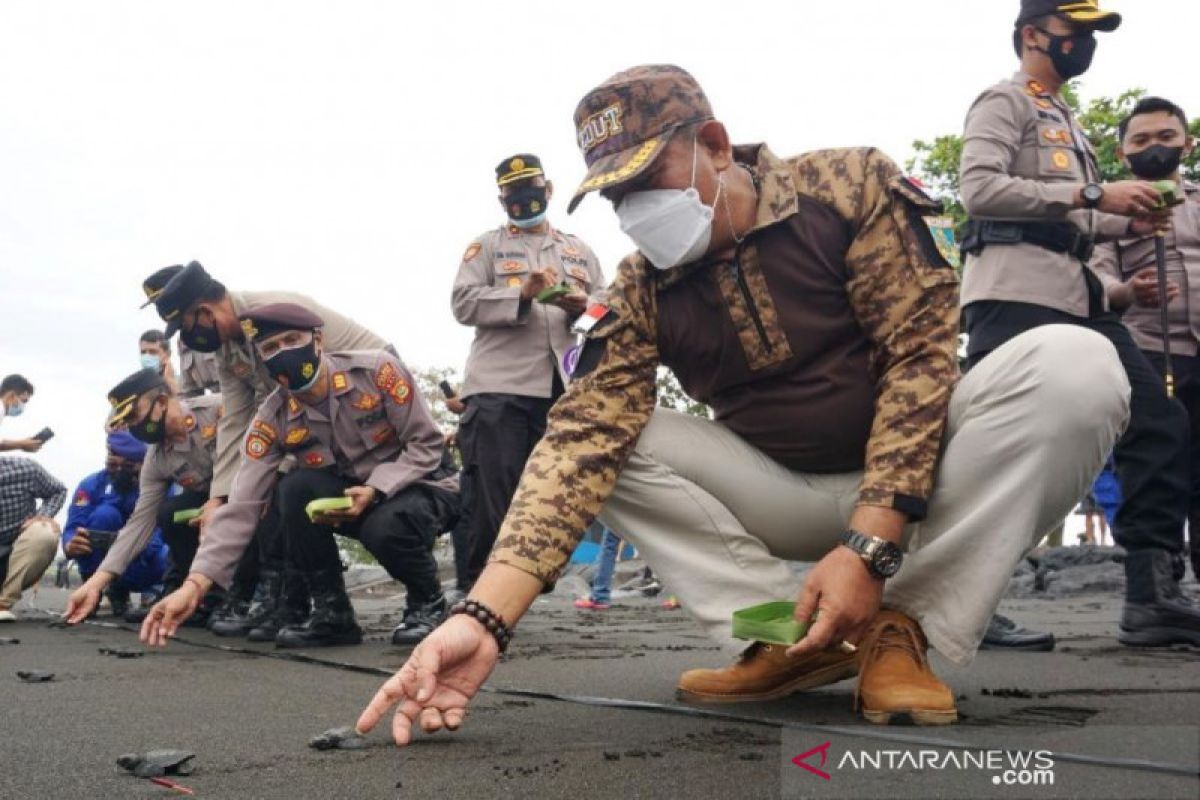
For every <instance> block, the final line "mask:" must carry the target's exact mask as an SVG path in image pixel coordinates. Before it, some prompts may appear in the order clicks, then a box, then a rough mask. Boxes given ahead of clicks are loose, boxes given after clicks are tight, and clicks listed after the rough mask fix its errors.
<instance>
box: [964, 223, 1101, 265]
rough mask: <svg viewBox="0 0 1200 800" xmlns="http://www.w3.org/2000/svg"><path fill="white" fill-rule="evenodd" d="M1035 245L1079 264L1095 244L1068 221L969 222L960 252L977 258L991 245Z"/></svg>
mask: <svg viewBox="0 0 1200 800" xmlns="http://www.w3.org/2000/svg"><path fill="white" fill-rule="evenodd" d="M1022 242H1024V243H1026V244H1035V245H1037V246H1038V247H1044V248H1046V249H1047V250H1052V251H1053V252H1055V253H1066V254H1067V255H1069V256H1071V257H1072V258H1077V259H1079V260H1080V261H1085V262H1086V261H1088V260H1089V259H1091V257H1092V251H1093V250H1095V249H1096V241H1095V240H1094V239H1093V238H1092V237H1091V236H1088V235H1087V234H1086V233H1081V232H1080V231H1079V229H1078V228H1076V227H1075V226H1074V225H1072V224H1070V223H1069V222H997V221H994V220H986V221H983V220H976V219H973V220H969V221H968V222H967V231H966V235H965V236H963V241H962V252H963V253H964V254H967V253H969V254H971V255H979V253H980V252H981V251H982V250H983V248H985V247H987V246H988V245H993V244H1001V245H1005V244H1020V243H1022Z"/></svg>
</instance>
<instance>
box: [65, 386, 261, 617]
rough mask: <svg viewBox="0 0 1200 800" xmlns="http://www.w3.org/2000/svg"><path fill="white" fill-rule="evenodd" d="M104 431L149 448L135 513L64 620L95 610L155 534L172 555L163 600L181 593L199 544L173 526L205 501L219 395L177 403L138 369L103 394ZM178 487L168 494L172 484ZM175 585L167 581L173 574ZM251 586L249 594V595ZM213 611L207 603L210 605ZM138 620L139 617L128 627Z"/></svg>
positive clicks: (185, 528) (189, 529)
mask: <svg viewBox="0 0 1200 800" xmlns="http://www.w3.org/2000/svg"><path fill="white" fill-rule="evenodd" d="M109 402H110V403H111V404H112V407H113V408H112V412H111V413H110V415H109V419H108V422H109V424H110V425H123V426H125V427H126V429H127V430H128V431H129V432H130V433H131V434H132V435H133V436H134V437H136V438H137V439H139V440H141V441H143V442H145V443H146V444H148V445H149V449H148V450H147V451H146V458H145V461H144V462H143V464H142V471H141V475H140V477H139V479H138V485H139V494H138V499H137V503H136V505H135V506H134V509H133V513H132V514H131V515H130V517H129V520H128V521H127V522H126V524H125V526H124V527H123V528H121V531H120V532H119V533H118V535H117V538H116V540H115V541H114V542H113V544H112V546H111V547H110V548H109V550H108V553H107V554H106V555H105V557H104V560H103V561H102V562H101V564H100V566H99V568H98V569H97V570H96V572H95V573H94V574H93V575H92V576H91V577H90V578H88V580H87V581H85V582H84V584H83V585H82V586H80V587H79V588H78V589H76V590H75V592H74V593H73V594H72V595H71V599H70V602H69V604H68V606H67V613H66V617H67V621H68V622H70V623H76V622H80V621H82V620H83V619H85V618H86V617H87V616H88V614H90V613H91V612H92V610H93V609H94V608H95V607H96V604H97V603H98V602H99V600H100V595H101V593H102V592H103V591H104V589H105V588H107V587H108V586H109V585H111V584H112V583H113V581H115V580H116V579H117V578H118V577H120V575H121V574H122V573H123V572H124V571H125V569H126V567H128V566H129V564H130V563H131V562H132V561H133V560H134V559H135V558H137V556H138V554H139V553H141V552H142V549H143V548H144V547H145V546H146V543H147V542H149V541H150V537H151V536H152V535H153V534H154V529H155V527H158V528H159V529H160V530H161V531H162V535H163V539H164V540H165V541H166V543H167V545H168V546H169V547H170V548H171V557H172V561H173V562H174V566H175V569H174V570H173V571H169V572H168V573H167V575H166V576H165V579H164V582H163V589H164V592H165V593H169V592H172V591H174V590H175V589H178V588H179V584H180V583H181V582H182V580H183V576H184V575H186V574H187V570H188V567H189V566H190V565H191V562H192V557H193V556H194V555H195V552H196V546H197V544H198V541H199V536H198V534H199V530H198V528H196V527H194V526H190V525H188V523H187V522H186V521H181V522H175V520H174V516H175V513H176V512H177V511H184V510H188V509H197V508H199V507H200V506H202V505H204V501H206V500H207V499H208V486H209V483H210V481H211V480H212V468H213V454H214V452H215V450H216V441H217V422H218V420H219V419H220V416H221V396H220V395H206V396H203V397H195V398H180V397H178V396H177V395H176V394H175V393H174V392H172V391H171V388H170V386H169V385H168V384H167V382H166V380H165V379H164V378H163V376H162V375H161V374H159V373H158V372H156V371H155V370H152V369H143V370H139V371H138V372H135V373H134V374H132V375H130V376H128V377H127V378H125V379H124V380H123V381H121V382H120V383H119V384H117V385H116V386H114V387H113V388H112V390H111V391H110V392H109ZM172 484H175V485H176V486H178V487H179V488H180V491H179V493H178V494H175V495H169V490H170V488H171V485H172ZM176 574H177V575H178V578H175V579H174V580H172V576H173V575H176ZM253 586H254V584H253V582H250V588H251V589H253ZM209 605H210V606H211V602H210V603H209ZM135 620H136V621H139V622H140V621H141V617H140V616H139V617H136V618H130V620H129V621H135Z"/></svg>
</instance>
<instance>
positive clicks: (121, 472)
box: [110, 469, 137, 492]
mask: <svg viewBox="0 0 1200 800" xmlns="http://www.w3.org/2000/svg"><path fill="white" fill-rule="evenodd" d="M110 477H111V478H112V485H113V487H114V488H115V489H116V490H117V491H118V492H128V491H129V490H130V489H132V488H133V487H134V486H135V485H136V484H137V473H136V472H130V471H129V470H126V469H118V470H117V471H116V472H115V473H113V474H112V475H111V476H110Z"/></svg>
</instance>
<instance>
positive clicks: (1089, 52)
mask: <svg viewBox="0 0 1200 800" xmlns="http://www.w3.org/2000/svg"><path fill="white" fill-rule="evenodd" d="M1038 31H1040V32H1041V33H1044V34H1046V35H1047V36H1048V37H1050V44H1048V45H1047V46H1046V47H1045V48H1041V47H1035V48H1033V49H1035V50H1041V51H1042V52H1043V53H1045V54H1046V55H1048V56H1050V63H1052V64H1053V65H1054V71H1055V72H1057V73H1058V77H1060V78H1062V79H1063V80H1064V81H1069V80H1071V79H1072V78H1078V77H1079V76H1080V75H1082V74H1083V73H1085V72H1087V71H1088V67H1090V66H1091V65H1092V56H1094V55H1096V34H1095V33H1090V32H1089V33H1081V34H1077V35H1075V36H1055V35H1054V34H1053V33H1050V31H1047V30H1044V29H1043V28H1038Z"/></svg>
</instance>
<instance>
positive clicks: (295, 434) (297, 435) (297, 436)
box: [284, 428, 308, 444]
mask: <svg viewBox="0 0 1200 800" xmlns="http://www.w3.org/2000/svg"><path fill="white" fill-rule="evenodd" d="M307 438H308V428H292V429H291V430H290V431H288V432H287V436H286V437H285V438H284V441H285V442H287V443H288V444H300V443H301V442H303V441H304V440H305V439H307Z"/></svg>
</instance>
